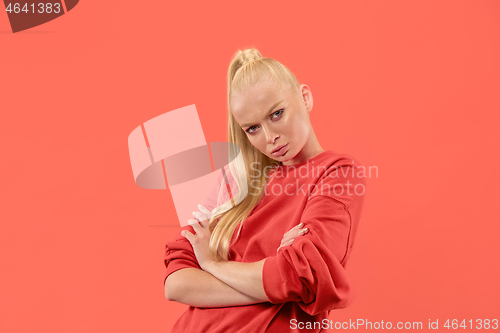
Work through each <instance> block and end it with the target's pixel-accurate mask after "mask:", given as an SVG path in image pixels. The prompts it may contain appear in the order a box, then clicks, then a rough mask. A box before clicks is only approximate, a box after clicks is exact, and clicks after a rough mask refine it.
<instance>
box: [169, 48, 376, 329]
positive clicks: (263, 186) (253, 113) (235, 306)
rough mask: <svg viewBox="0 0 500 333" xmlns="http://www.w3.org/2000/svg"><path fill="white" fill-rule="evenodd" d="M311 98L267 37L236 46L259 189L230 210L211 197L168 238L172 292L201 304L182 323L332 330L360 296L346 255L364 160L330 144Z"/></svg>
mask: <svg viewBox="0 0 500 333" xmlns="http://www.w3.org/2000/svg"><path fill="white" fill-rule="evenodd" d="M312 107H313V96H312V92H311V89H310V88H309V87H308V86H307V85H305V84H299V82H298V81H297V79H296V77H295V76H294V75H293V74H292V73H291V72H290V71H289V70H288V69H287V68H286V67H285V66H283V65H282V64H281V63H279V62H278V61H276V60H274V59H271V58H264V57H262V56H261V54H260V53H259V51H258V50H256V49H246V50H243V51H238V52H237V53H236V54H235V55H234V57H233V59H232V61H231V63H230V66H229V71H228V120H229V122H228V132H229V133H228V141H229V142H231V143H235V144H236V145H237V146H238V147H239V148H240V149H241V154H242V156H243V160H244V165H243V167H241V166H240V167H239V168H236V169H235V170H234V172H235V174H236V175H237V176H236V177H234V179H235V181H236V182H238V180H240V181H241V180H243V181H246V182H247V188H248V194H247V195H246V197H244V198H243V200H242V201H241V202H239V203H238V204H236V205H234V207H232V206H230V207H231V208H230V209H225V211H224V212H223V213H217V212H218V210H217V208H218V207H213V206H212V207H205V206H203V205H200V206H199V209H200V211H199V212H197V213H194V214H193V215H194V216H195V217H196V220H195V221H194V222H195V223H193V224H192V225H189V226H186V227H183V228H182V229H183V230H181V231H180V233H179V234H178V235H177V237H176V238H175V239H174V240H173V241H170V242H167V244H166V252H165V265H166V267H167V273H166V277H165V296H166V297H167V299H169V300H171V301H176V302H180V303H183V304H187V305H190V307H189V308H188V309H187V311H186V312H185V313H184V314H183V315H182V316H181V317H180V318H179V319H178V320H177V322H176V323H175V325H174V327H173V329H172V332H190V333H193V332H209V333H212V332H213V333H216V332H220V333H226V332H231V333H235V332H279V333H281V332H292V331H293V332H297V331H298V332H324V331H326V330H327V329H329V328H333V327H331V326H330V321H329V320H328V316H329V313H330V311H331V310H333V309H339V308H344V307H346V306H347V305H349V304H350V303H351V302H352V300H353V296H354V295H353V294H354V293H353V289H352V287H351V284H350V282H349V278H348V275H347V274H346V271H345V266H346V263H347V260H348V258H349V256H350V254H351V251H352V246H353V244H354V238H355V235H356V231H357V229H358V224H359V221H360V216H361V211H362V207H363V201H364V193H365V183H366V181H365V177H364V169H363V167H362V166H361V165H360V163H359V162H358V161H357V160H356V159H355V158H354V157H353V156H351V155H348V154H340V153H337V152H334V151H332V150H324V149H323V148H322V147H321V145H320V143H319V142H318V139H317V138H316V135H315V133H314V130H313V127H312V125H311V122H310V118H309V113H310V112H311V110H312ZM319 119H320V118H319ZM242 173H243V174H242ZM226 204H227V203H226ZM220 211H221V210H220V209H219V212H220ZM212 213H213V214H212Z"/></svg>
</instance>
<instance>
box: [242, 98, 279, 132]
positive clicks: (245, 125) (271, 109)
mask: <svg viewBox="0 0 500 333" xmlns="http://www.w3.org/2000/svg"><path fill="white" fill-rule="evenodd" d="M283 101H284V99H282V100H281V101H279V102H277V103H275V104H274V105H273V106H271V108H270V109H269V111H267V112H266V116H265V117H267V114H268V113H269V112H271V111H273V109H274V108H275V107H276V106H277V105H278V104H280V103H281V102H283ZM265 117H264V118H265ZM251 125H252V124H243V125H241V127H247V126H251Z"/></svg>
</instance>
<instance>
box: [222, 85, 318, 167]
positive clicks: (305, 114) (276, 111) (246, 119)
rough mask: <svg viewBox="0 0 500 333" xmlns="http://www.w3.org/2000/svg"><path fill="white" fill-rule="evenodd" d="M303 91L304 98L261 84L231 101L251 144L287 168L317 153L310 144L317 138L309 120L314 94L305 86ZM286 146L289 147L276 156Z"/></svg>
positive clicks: (236, 117) (234, 112) (301, 89)
mask: <svg viewBox="0 0 500 333" xmlns="http://www.w3.org/2000/svg"><path fill="white" fill-rule="evenodd" d="M299 91H300V94H301V95H300V96H297V95H293V94H292V92H291V91H290V89H288V88H284V89H281V90H280V89H279V88H278V87H275V86H274V85H272V84H270V83H269V82H267V81H264V82H262V81H261V82H258V83H256V84H255V85H254V86H252V87H251V88H249V89H247V90H246V91H244V92H242V93H238V94H234V95H233V96H232V98H231V110H232V113H233V116H234V118H235V120H236V122H237V123H238V124H239V125H240V126H241V128H242V129H243V131H245V133H246V136H247V138H248V140H250V142H251V144H252V145H253V146H254V147H255V148H257V149H258V150H259V151H261V152H262V153H263V154H264V155H266V156H269V157H270V158H272V159H274V160H277V161H281V162H283V164H284V165H293V164H297V163H300V162H301V161H303V160H307V159H309V158H310V157H311V156H308V155H311V154H312V153H313V152H312V150H313V149H317V147H316V146H314V147H312V146H313V145H314V144H312V145H311V144H308V142H312V141H314V140H310V139H311V138H312V137H314V139H315V138H316V137H315V136H314V132H313V130H312V127H311V123H310V120H309V111H310V110H311V109H312V94H311V91H310V89H309V87H308V86H306V85H304V84H303V85H301V86H300V89H299ZM311 134H312V136H311ZM316 142H317V141H316ZM282 146H285V147H283V148H282V149H279V151H277V152H275V151H276V149H278V148H280V147H282ZM318 146H319V145H318ZM303 148H306V149H305V150H306V151H304V150H303Z"/></svg>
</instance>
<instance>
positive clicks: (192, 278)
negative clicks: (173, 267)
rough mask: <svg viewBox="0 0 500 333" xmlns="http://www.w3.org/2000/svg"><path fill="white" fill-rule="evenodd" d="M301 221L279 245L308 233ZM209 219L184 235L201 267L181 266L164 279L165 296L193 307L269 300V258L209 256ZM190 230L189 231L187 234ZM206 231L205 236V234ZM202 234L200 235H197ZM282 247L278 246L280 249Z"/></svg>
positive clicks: (243, 303) (235, 304) (245, 303)
mask: <svg viewBox="0 0 500 333" xmlns="http://www.w3.org/2000/svg"><path fill="white" fill-rule="evenodd" d="M302 226H303V225H302V224H299V225H298V226H295V227H294V228H292V229H290V231H288V232H287V233H285V235H284V237H283V240H282V242H281V245H280V248H281V247H283V246H286V245H290V244H291V243H289V242H290V241H292V242H293V239H295V238H296V237H298V236H300V235H303V234H305V233H307V228H306V229H305V231H302V232H301V230H304V229H300V228H301V227H302ZM206 227H207V221H202V222H200V224H195V225H193V229H194V230H195V232H196V235H193V234H191V233H190V232H187V231H184V233H183V234H182V235H183V236H184V237H186V238H187V239H188V240H189V241H190V242H191V244H192V246H193V249H194V251H195V254H196V257H197V259H198V261H199V263H200V267H201V269H198V268H182V269H179V270H177V271H175V272H173V273H171V274H170V275H169V276H168V277H167V279H166V281H165V297H166V298H167V299H168V300H170V301H176V302H179V303H183V304H187V305H191V306H194V307H227V306H238V305H248V304H256V303H262V302H269V299H268V297H267V295H266V293H265V291H264V285H263V280H262V270H263V267H264V262H265V260H266V259H263V260H260V261H257V262H252V263H246V262H237V261H213V260H210V258H209V255H208V239H209V233H207V228H206ZM185 232H187V234H186V233H185ZM204 234H205V237H203V235H204ZM197 236H199V237H197ZM278 249H279V248H278Z"/></svg>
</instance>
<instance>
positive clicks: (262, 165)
mask: <svg viewBox="0 0 500 333" xmlns="http://www.w3.org/2000/svg"><path fill="white" fill-rule="evenodd" d="M259 81H268V82H270V83H273V84H275V85H276V86H277V87H279V88H288V89H290V91H291V92H292V93H294V94H297V95H298V94H299V86H300V84H299V82H298V80H297V79H296V77H295V75H293V73H292V72H290V70H289V69H288V68H286V67H285V66H284V65H282V64H281V63H279V62H278V61H276V60H274V59H271V58H264V57H262V55H261V54H260V52H259V51H258V50H257V49H255V48H249V49H245V50H243V51H242V50H238V51H237V52H236V53H235V54H234V56H233V59H232V60H231V63H230V65H229V70H228V73H227V109H228V142H230V143H233V144H236V146H237V147H238V148H239V149H240V151H241V156H242V157H243V161H244V165H241V164H240V165H239V166H238V164H234V165H236V167H235V166H234V165H230V166H232V169H231V171H232V172H233V174H236V177H234V178H235V181H236V183H238V182H239V181H245V180H246V182H247V184H246V185H247V188H248V194H247V195H246V197H245V198H244V199H243V200H241V202H239V203H238V204H237V205H234V206H233V207H232V208H230V209H229V210H228V208H226V209H222V208H221V209H218V208H219V207H217V208H215V210H214V211H213V216H212V218H211V219H210V230H211V231H212V236H211V238H210V245H209V250H210V255H211V256H212V258H214V259H215V260H224V261H227V260H230V258H229V256H228V253H229V247H230V242H231V239H232V237H233V234H234V232H235V230H236V228H237V227H238V225H240V228H239V230H238V234H237V235H236V238H235V240H236V239H237V238H238V236H239V234H240V231H241V226H242V224H243V222H244V220H245V219H246V218H247V217H248V216H249V215H250V214H251V212H252V211H253V209H254V208H255V207H256V206H257V205H258V204H259V202H260V201H261V199H262V197H263V195H264V190H265V186H266V183H267V179H268V173H267V171H268V170H270V169H272V168H273V167H276V166H279V165H280V164H281V162H278V161H276V160H273V159H272V158H270V157H268V156H266V155H264V154H263V153H261V152H260V151H259V150H258V149H256V148H255V147H254V146H253V145H252V144H251V143H250V141H249V140H248V138H247V136H246V133H245V132H244V130H243V129H242V128H241V127H240V126H239V124H238V123H237V122H236V120H235V119H234V117H233V114H232V111H231V98H232V96H233V95H234V94H235V93H240V92H243V91H245V90H246V89H248V88H250V87H252V86H253V85H254V84H255V83H257V82H259ZM230 146H231V145H230ZM232 146H235V145H232ZM237 153H238V152H237V151H236V150H234V149H230V150H229V160H233V159H235V158H236V156H235V155H236V154H237ZM239 187H240V188H241V186H239ZM226 204H227V203H226ZM220 211H223V213H218V212H220Z"/></svg>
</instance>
